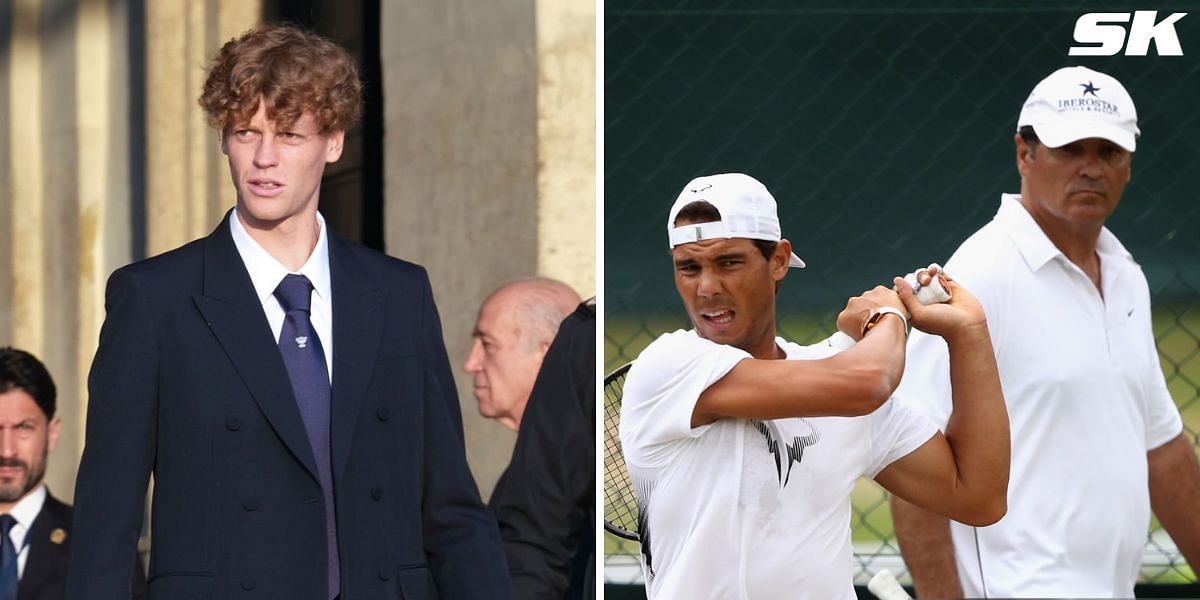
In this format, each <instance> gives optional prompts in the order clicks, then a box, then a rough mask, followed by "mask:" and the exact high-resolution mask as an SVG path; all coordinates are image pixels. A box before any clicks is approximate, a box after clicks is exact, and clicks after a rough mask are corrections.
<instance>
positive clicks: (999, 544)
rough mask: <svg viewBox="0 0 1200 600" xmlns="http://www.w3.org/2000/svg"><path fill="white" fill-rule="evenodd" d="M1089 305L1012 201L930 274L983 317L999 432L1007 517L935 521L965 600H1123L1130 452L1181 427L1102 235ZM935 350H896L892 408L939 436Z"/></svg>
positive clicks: (1136, 546) (1128, 266) (1138, 546)
mask: <svg viewBox="0 0 1200 600" xmlns="http://www.w3.org/2000/svg"><path fill="white" fill-rule="evenodd" d="M1097 252H1098V254H1099V256H1100V269H1101V275H1100V280H1101V285H1102V287H1103V290H1104V295H1103V297H1101V295H1100V293H1098V292H1097V290H1096V287H1095V286H1094V285H1093V284H1092V282H1091V280H1090V279H1089V278H1088V276H1087V275H1086V274H1085V273H1084V272H1083V270H1081V269H1080V268H1079V267H1077V266H1076V265H1075V264H1074V263H1072V262H1071V261H1069V260H1067V257H1066V256H1065V255H1063V254H1062V253H1061V252H1060V251H1059V250H1058V248H1057V247H1055V246H1054V244H1053V243H1052V242H1051V241H1050V239H1049V238H1047V237H1046V235H1045V233H1043V232H1042V230H1041V228H1040V227H1039V226H1038V225H1037V223H1036V222H1035V221H1034V220H1033V217H1031V216H1030V215H1029V213H1028V212H1027V211H1026V210H1025V207H1024V206H1022V205H1021V203H1020V197H1019V196H1017V195H1012V194H1005V195H1004V196H1003V198H1002V199H1001V204H1000V209H999V211H998V212H997V213H996V216H995V218H994V219H993V220H992V221H991V222H990V223H988V224H987V225H985V226H984V227H983V228H981V229H980V230H979V231H977V232H976V233H975V234H974V235H972V236H971V237H970V238H968V239H967V240H966V241H965V242H963V244H962V246H960V247H959V248H958V250H957V251H956V252H955V253H954V256H952V257H951V258H950V260H949V261H948V262H947V263H946V272H947V273H948V274H949V275H951V276H952V277H954V278H955V279H957V280H958V281H959V282H960V283H962V284H963V286H965V287H966V288H967V289H968V290H970V291H971V293H973V294H974V295H975V296H976V297H978V298H979V300H980V302H981V303H982V304H983V308H984V310H985V312H986V313H987V318H988V328H989V329H990V332H991V337H992V343H993V345H994V346H995V351H996V361H997V364H998V365H999V368H1000V382H1001V385H1002V387H1003V389H1004V397H1005V400H1006V402H1007V404H1008V414H1009V419H1010V422H1011V430H1012V471H1011V476H1010V479H1009V485H1008V514H1007V515H1006V516H1005V517H1004V518H1003V519H1002V520H1001V521H1000V522H999V523H997V524H995V525H992V526H990V527H980V528H977V527H969V526H966V525H962V524H960V523H956V522H951V534H952V536H953V539H954V546H955V551H956V552H955V554H956V558H957V564H958V571H959V576H960V578H961V579H962V583H963V591H964V592H965V593H966V595H967V596H969V597H972V596H974V597H1018V596H1026V597H1028V596H1038V597H1064V596H1068V597H1104V598H1113V597H1132V596H1133V584H1134V581H1135V580H1136V578H1137V574H1138V569H1139V565H1140V563H1141V558H1142V547H1143V545H1144V544H1145V541H1146V531H1147V528H1148V526H1149V523H1150V495H1149V491H1148V486H1147V477H1148V475H1147V463H1146V452H1147V451H1149V450H1151V449H1154V448H1156V447H1158V446H1161V445H1162V444H1164V443H1166V442H1168V441H1170V440H1171V439H1173V438H1174V437H1175V436H1177V435H1178V434H1179V432H1180V431H1181V430H1182V427H1183V424H1182V421H1181V420H1180V418H1179V412H1178V410H1177V409H1176V408H1175V403H1174V402H1173V401H1172V400H1171V396H1170V395H1169V394H1168V392H1167V387H1166V382H1165V381H1164V379H1163V374H1162V370H1161V368H1160V367H1159V359H1158V352H1157V350H1156V348H1155V345H1154V336H1153V334H1152V332H1151V327H1150V292H1149V288H1148V286H1147V284H1146V278H1145V275H1143V273H1142V270H1141V267H1139V266H1138V264H1137V263H1135V262H1134V261H1133V258H1132V257H1131V256H1130V254H1129V252H1128V251H1126V250H1125V248H1124V246H1122V245H1121V243H1120V242H1119V241H1117V238H1116V237H1115V236H1114V235H1113V234H1112V233H1111V232H1109V231H1108V229H1107V228H1106V229H1104V230H1103V231H1102V232H1101V234H1100V239H1099V243H1098V244H1097ZM948 360H949V359H948V356H947V350H946V344H945V342H944V341H943V340H942V339H941V338H938V337H935V336H929V335H926V334H923V333H921V332H918V331H915V330H914V331H913V335H912V337H911V338H909V342H908V359H907V365H906V369H905V372H904V379H903V380H902V381H901V384H900V388H899V389H898V390H897V391H896V394H895V397H896V399H897V400H899V401H901V402H903V403H904V404H906V405H908V406H910V407H912V408H914V409H916V410H917V411H919V412H921V413H924V414H926V415H928V416H929V417H930V418H931V419H932V420H933V421H934V422H935V423H937V424H938V426H939V427H941V428H942V429H943V430H944V429H945V426H946V421H947V419H948V417H949V415H950V408H951V402H950V380H949V375H948Z"/></svg>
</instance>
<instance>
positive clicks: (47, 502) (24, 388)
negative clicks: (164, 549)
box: [0, 347, 146, 600]
mask: <svg viewBox="0 0 1200 600" xmlns="http://www.w3.org/2000/svg"><path fill="white" fill-rule="evenodd" d="M56 393H57V392H56V388H55V387H54V380H53V379H52V378H51V377H50V373H49V372H48V371H47V370H46V367H45V366H43V365H42V363H41V361H39V360H38V359H37V358H36V357H35V356H33V355H32V354H30V353H28V352H25V351H24V350H18V349H16V348H9V347H5V348H0V600H14V599H15V600H61V598H62V597H63V585H64V583H65V582H66V571H67V550H68V549H69V548H70V545H71V507H70V505H68V504H64V503H62V502H60V501H59V500H57V499H56V498H55V497H54V496H52V495H50V492H49V490H47V489H46V484H45V483H43V481H42V478H43V477H44V476H45V475H46V457H47V456H48V455H49V454H50V451H52V450H54V447H55V446H56V445H57V444H58V431H59V429H60V428H61V426H62V419H60V418H59V417H56V416H54V410H55V400H56ZM137 565H138V568H135V569H134V572H133V597H134V598H143V597H145V594H146V579H145V575H144V574H143V573H142V569H141V568H140V566H141V561H138V563H137Z"/></svg>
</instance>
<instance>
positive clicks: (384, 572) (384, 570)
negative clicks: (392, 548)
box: [379, 567, 392, 581]
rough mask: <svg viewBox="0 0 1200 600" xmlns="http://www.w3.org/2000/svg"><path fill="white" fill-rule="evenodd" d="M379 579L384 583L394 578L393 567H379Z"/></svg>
mask: <svg viewBox="0 0 1200 600" xmlns="http://www.w3.org/2000/svg"><path fill="white" fill-rule="evenodd" d="M379 578H380V579H382V580H384V581H388V580H389V579H391V578H392V568H391V567H379Z"/></svg>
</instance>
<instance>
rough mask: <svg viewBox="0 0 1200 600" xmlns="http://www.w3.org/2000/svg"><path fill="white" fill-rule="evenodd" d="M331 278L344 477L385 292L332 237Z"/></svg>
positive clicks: (336, 466)
mask: <svg viewBox="0 0 1200 600" xmlns="http://www.w3.org/2000/svg"><path fill="white" fill-rule="evenodd" d="M329 271H330V272H329V277H330V282H331V285H332V287H333V397H332V402H333V409H332V410H333V416H332V419H333V421H332V424H331V428H332V429H333V432H332V436H333V449H332V453H333V472H334V477H335V479H336V478H337V476H338V475H340V474H341V473H342V470H343V469H344V467H345V465H346V459H347V457H348V456H349V455H350V444H351V441H352V440H353V437H354V425H355V423H357V422H358V414H359V412H360V411H361V410H362V404H363V400H364V397H365V396H366V389H367V383H368V382H369V381H370V377H371V372H372V370H373V369H374V367H375V360H376V358H377V354H378V351H379V339H380V336H381V335H382V332H383V317H384V311H383V306H382V292H380V290H379V289H378V288H377V287H375V285H374V282H373V281H372V280H371V276H370V274H369V273H368V272H367V270H366V269H365V268H364V267H363V265H362V264H361V263H360V262H359V261H358V260H357V258H356V257H355V256H354V255H352V254H351V252H350V248H349V247H348V244H347V242H345V241H343V240H340V239H338V238H335V237H333V236H330V238H329Z"/></svg>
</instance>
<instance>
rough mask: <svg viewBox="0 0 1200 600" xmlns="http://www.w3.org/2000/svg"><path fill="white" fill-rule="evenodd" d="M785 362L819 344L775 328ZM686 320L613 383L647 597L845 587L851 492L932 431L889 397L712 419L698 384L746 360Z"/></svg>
mask: <svg viewBox="0 0 1200 600" xmlns="http://www.w3.org/2000/svg"><path fill="white" fill-rule="evenodd" d="M776 343H777V344H778V345H779V347H780V348H782V349H783V350H784V351H785V352H786V353H787V358H788V360H800V359H816V358H824V357H826V356H830V355H832V354H834V353H835V352H836V349H834V348H833V347H831V346H829V345H824V346H800V345H798V344H793V343H791V342H787V341H785V340H783V339H781V338H776ZM749 357H750V355H749V354H747V353H746V352H745V351H743V350H739V349H738V348H734V347H732V346H726V345H723V344H717V343H714V342H712V341H709V340H706V339H703V338H701V337H700V336H698V335H697V334H696V332H694V331H682V330H681V331H676V332H674V333H668V334H665V335H662V336H660V337H659V338H658V339H657V340H655V341H654V342H653V343H652V344H650V346H649V347H647V348H646V350H644V351H643V352H642V354H641V355H640V356H639V357H638V359H637V362H635V363H634V365H633V367H632V368H631V369H630V371H629V374H628V376H627V378H626V380H625V387H624V396H623V399H622V406H621V444H622V448H623V450H624V453H625V461H626V463H627V464H628V466H629V474H630V476H631V477H632V479H633V482H634V486H635V489H636V490H637V496H638V506H639V509H640V511H641V523H640V531H641V533H642V536H643V538H642V563H643V571H644V573H645V575H646V591H647V595H648V596H649V598H651V599H652V600H694V599H697V598H720V599H722V600H770V599H773V598H779V599H781V600H782V599H786V600H797V599H801V598H811V599H813V600H830V599H833V598H846V599H852V598H854V587H853V577H854V562H853V551H852V549H851V545H850V517H851V508H850V492H851V491H852V490H853V489H854V484H855V482H856V481H857V480H858V478H859V477H874V476H875V475H876V474H877V473H878V472H879V471H880V470H882V469H883V468H884V467H886V466H887V465H889V464H891V463H892V462H893V461H895V460H896V459H898V458H901V457H903V456H904V455H906V454H908V453H910V452H912V451H913V450H916V449H917V448H918V447H919V446H921V445H922V444H924V443H925V442H926V441H928V440H929V438H931V437H932V436H934V435H935V434H936V433H937V428H936V427H935V426H934V425H933V423H930V422H929V420H928V419H925V418H923V417H921V416H920V415H917V414H915V413H913V412H912V411H909V410H908V409H906V408H905V407H903V406H899V405H897V404H896V403H894V402H890V401H889V402H887V403H885V404H884V405H883V407H881V408H879V409H878V410H876V411H875V412H873V413H871V414H870V415H867V416H864V417H855V418H849V417H822V418H808V419H799V418H794V419H776V420H771V421H756V420H749V419H720V420H718V421H716V422H714V423H710V424H708V425H702V426H700V427H696V428H692V426H691V421H692V412H693V410H694V409H695V406H696V401H697V400H698V399H699V398H700V394H701V393H702V392H703V391H704V390H705V389H707V388H708V386H710V385H712V384H713V383H715V382H716V381H718V380H719V379H721V378H722V377H724V376H725V374H726V373H728V372H729V371H730V370H731V369H733V367H734V366H735V365H737V363H739V362H741V361H742V360H745V359H747V358H749Z"/></svg>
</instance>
